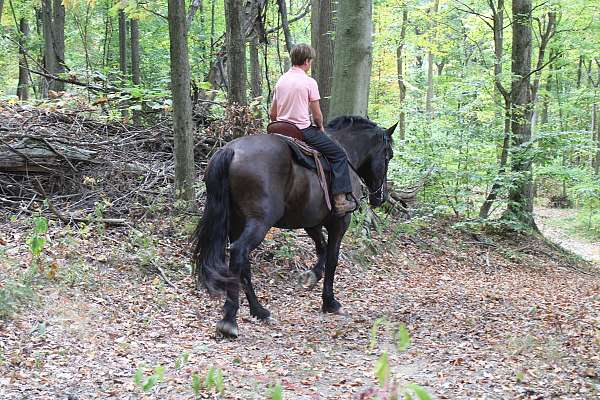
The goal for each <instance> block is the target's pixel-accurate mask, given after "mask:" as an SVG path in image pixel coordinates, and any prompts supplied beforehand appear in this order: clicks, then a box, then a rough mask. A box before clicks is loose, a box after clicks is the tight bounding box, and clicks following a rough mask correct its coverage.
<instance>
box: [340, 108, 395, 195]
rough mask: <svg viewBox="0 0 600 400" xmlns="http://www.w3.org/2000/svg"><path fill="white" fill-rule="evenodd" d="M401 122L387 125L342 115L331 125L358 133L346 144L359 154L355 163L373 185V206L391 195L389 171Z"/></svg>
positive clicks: (347, 147) (367, 184)
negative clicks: (395, 137)
mask: <svg viewBox="0 0 600 400" xmlns="http://www.w3.org/2000/svg"><path fill="white" fill-rule="evenodd" d="M397 125H398V124H397V123H396V124H395V125H394V126H392V127H391V128H389V129H383V128H381V127H379V126H378V125H377V124H375V123H373V122H371V121H369V120H368V119H365V118H362V117H339V118H336V119H334V120H333V121H331V123H330V124H329V125H328V130H329V129H331V130H334V131H335V130H338V131H342V130H343V131H345V132H344V133H343V135H347V134H348V133H351V132H354V133H356V135H353V136H354V139H355V140H351V141H344V142H345V143H344V144H345V145H344V148H345V149H346V151H347V152H348V153H349V154H355V155H357V158H358V159H357V160H355V165H354V167H356V168H357V171H356V172H358V175H359V176H360V177H361V178H362V180H363V181H364V183H365V184H366V186H367V188H368V189H369V204H371V205H372V206H373V207H379V206H381V205H382V204H383V203H384V202H385V201H386V200H387V199H388V191H387V171H388V165H389V162H390V160H391V159H392V157H393V156H394V152H393V149H392V144H393V140H392V134H393V133H394V131H395V130H396V126H397ZM336 138H340V139H341V138H342V136H341V135H340V136H336ZM351 162H352V161H351Z"/></svg>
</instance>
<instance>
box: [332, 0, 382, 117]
mask: <svg viewBox="0 0 600 400" xmlns="http://www.w3.org/2000/svg"><path fill="white" fill-rule="evenodd" d="M338 7H339V8H338V20H337V24H336V30H335V32H336V33H335V46H334V48H335V50H334V59H335V64H334V67H333V84H332V89H331V99H332V101H331V103H330V109H329V118H330V119H333V118H335V117H338V116H340V115H360V116H366V115H367V108H368V101H369V82H370V80H371V79H370V78H371V59H372V54H371V51H372V42H373V35H372V34H373V21H372V8H373V3H372V1H371V0H354V1H342V2H340V3H339V5H338Z"/></svg>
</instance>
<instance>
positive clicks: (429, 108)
mask: <svg viewBox="0 0 600 400" xmlns="http://www.w3.org/2000/svg"><path fill="white" fill-rule="evenodd" d="M439 5H440V0H434V2H433V6H432V8H431V17H432V18H434V17H435V14H437V12H438V8H439ZM430 30H435V24H432V26H431V27H430ZM434 41H435V33H434V34H431V32H430V34H429V45H430V46H433V43H434ZM425 111H426V112H427V114H428V115H429V117H431V114H433V52H432V51H431V48H430V49H429V51H428V52H427V97H426V98H425Z"/></svg>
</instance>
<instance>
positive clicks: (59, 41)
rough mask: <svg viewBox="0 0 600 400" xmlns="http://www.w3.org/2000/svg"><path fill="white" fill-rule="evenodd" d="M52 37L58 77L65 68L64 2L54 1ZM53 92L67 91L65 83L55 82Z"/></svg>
mask: <svg viewBox="0 0 600 400" xmlns="http://www.w3.org/2000/svg"><path fill="white" fill-rule="evenodd" d="M52 37H53V42H54V52H55V54H56V70H55V74H56V75H62V74H63V73H64V72H65V70H66V68H65V6H64V4H63V0H54V4H53V5H52ZM51 89H52V90H56V91H62V90H65V83H64V82H62V81H54V82H52V85H51Z"/></svg>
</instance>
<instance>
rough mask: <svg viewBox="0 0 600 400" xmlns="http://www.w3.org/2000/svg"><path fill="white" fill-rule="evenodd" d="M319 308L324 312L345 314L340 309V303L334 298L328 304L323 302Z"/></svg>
mask: <svg viewBox="0 0 600 400" xmlns="http://www.w3.org/2000/svg"><path fill="white" fill-rule="evenodd" d="M321 309H322V310H323V312H324V313H327V314H337V315H346V314H345V313H344V312H343V311H342V305H341V304H340V303H338V302H337V301H336V300H333V301H332V302H330V303H328V304H325V303H323V307H322V308H321Z"/></svg>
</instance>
